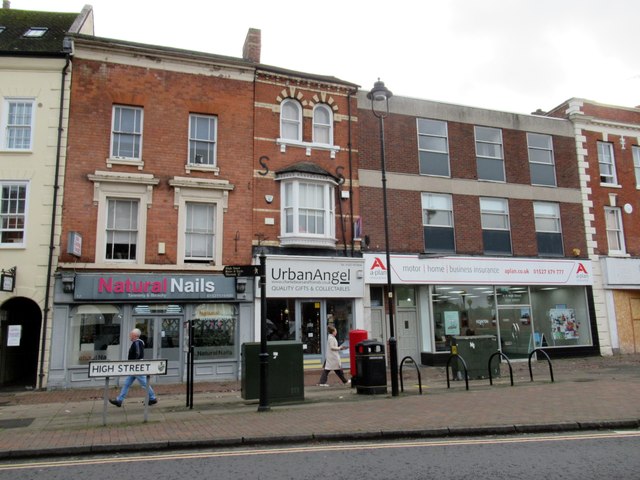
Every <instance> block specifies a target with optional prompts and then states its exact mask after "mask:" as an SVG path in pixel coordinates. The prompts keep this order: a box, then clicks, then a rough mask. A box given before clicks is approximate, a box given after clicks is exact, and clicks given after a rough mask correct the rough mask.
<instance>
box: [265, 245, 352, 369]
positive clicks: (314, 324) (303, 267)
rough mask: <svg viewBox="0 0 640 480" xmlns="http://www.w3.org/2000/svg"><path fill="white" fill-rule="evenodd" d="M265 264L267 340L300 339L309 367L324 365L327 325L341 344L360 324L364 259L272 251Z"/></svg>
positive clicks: (345, 359) (347, 358)
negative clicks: (274, 252) (303, 255)
mask: <svg viewBox="0 0 640 480" xmlns="http://www.w3.org/2000/svg"><path fill="white" fill-rule="evenodd" d="M266 266H267V271H266V282H267V286H266V293H267V340H268V341H277V340H294V341H299V342H302V347H303V353H304V364H305V368H320V367H321V366H322V361H323V359H324V355H325V352H326V342H327V327H328V326H329V325H332V326H334V327H335V328H336V329H337V331H338V333H337V339H338V343H340V344H342V343H344V342H348V340H349V331H350V330H353V329H357V328H362V296H363V294H364V272H363V268H364V265H363V261H362V259H360V258H327V257H292V256H268V257H267V259H266ZM342 357H343V358H342V359H343V363H344V365H345V366H347V365H348V364H349V356H348V350H345V351H344V352H343V355H342Z"/></svg>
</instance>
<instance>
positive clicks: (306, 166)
mask: <svg viewBox="0 0 640 480" xmlns="http://www.w3.org/2000/svg"><path fill="white" fill-rule="evenodd" d="M285 173H309V174H312V175H321V176H323V177H330V178H333V179H335V180H338V177H336V176H335V175H332V174H331V173H329V172H327V171H326V170H325V169H324V168H322V167H320V166H319V165H317V164H315V163H313V162H298V163H294V164H292V165H289V166H288V167H284V168H282V169H280V170H278V171H277V172H276V175H282V174H285Z"/></svg>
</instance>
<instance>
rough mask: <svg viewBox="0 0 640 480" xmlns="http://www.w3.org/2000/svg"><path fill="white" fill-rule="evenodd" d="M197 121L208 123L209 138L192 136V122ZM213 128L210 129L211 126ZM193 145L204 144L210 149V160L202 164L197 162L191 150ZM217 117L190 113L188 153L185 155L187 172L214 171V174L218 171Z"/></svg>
mask: <svg viewBox="0 0 640 480" xmlns="http://www.w3.org/2000/svg"><path fill="white" fill-rule="evenodd" d="M198 120H206V121H207V122H209V127H210V128H209V133H210V135H209V138H198V137H196V136H194V135H193V133H192V132H193V127H194V126H193V122H194V121H198ZM212 125H213V127H212V128H211V126H212ZM194 143H204V144H207V146H208V147H209V148H207V150H208V151H209V149H210V148H211V149H212V152H211V158H208V159H204V161H202V162H198V161H197V158H196V153H195V151H194V149H193V144H194ZM217 151H218V117H217V116H215V115H204V114H199V113H191V114H189V142H188V153H187V170H207V171H215V172H216V173H217V172H218V171H219V169H218V152H217Z"/></svg>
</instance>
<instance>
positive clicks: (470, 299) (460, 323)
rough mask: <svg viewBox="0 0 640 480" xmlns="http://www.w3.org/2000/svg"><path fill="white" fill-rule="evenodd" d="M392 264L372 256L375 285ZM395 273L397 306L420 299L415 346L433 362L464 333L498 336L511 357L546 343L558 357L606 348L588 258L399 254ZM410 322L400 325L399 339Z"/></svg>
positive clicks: (369, 268) (369, 264)
mask: <svg viewBox="0 0 640 480" xmlns="http://www.w3.org/2000/svg"><path fill="white" fill-rule="evenodd" d="M384 262H385V258H384V256H380V255H365V265H366V266H365V271H366V281H367V283H368V284H369V285H370V291H374V289H376V288H377V287H376V285H377V284H380V283H384V282H385V281H386V265H385V264H384ZM391 272H392V281H393V285H394V290H395V291H396V294H395V295H394V298H395V299H396V311H398V312H400V311H401V309H400V306H401V303H402V302H403V301H406V299H407V298H415V299H416V300H415V311H416V318H417V320H416V323H417V325H416V326H415V327H414V328H415V329H417V331H418V334H417V335H414V338H416V342H417V345H415V346H412V347H413V348H415V349H417V350H419V352H420V355H419V356H420V358H421V362H422V363H423V364H425V365H442V364H443V363H444V362H446V359H447V357H448V355H449V354H450V352H451V342H452V338H453V337H457V336H475V335H493V336H495V337H496V339H497V344H498V345H499V349H500V351H502V352H503V353H504V354H505V355H507V356H508V357H509V359H526V358H528V356H529V353H530V352H532V351H533V350H534V349H535V348H539V347H544V348H545V350H546V351H547V352H548V353H549V354H550V355H552V356H553V355H555V356H563V355H591V354H595V353H597V352H598V338H597V328H596V325H595V318H594V317H595V315H594V314H593V310H594V309H593V300H592V299H591V292H590V289H591V284H592V274H591V263H590V262H589V261H588V260H565V259H562V260H560V259H559V260H546V259H545V260H541V259H505V258H487V257H445V258H420V257H419V256H415V255H414V256H411V255H404V256H403V255H393V256H392V257H391ZM407 291H408V292H409V293H407ZM371 298H374V296H372V297H371ZM370 304H371V307H370V309H371V311H372V312H373V311H374V310H375V306H374V303H373V302H370ZM399 315H400V313H399V314H398V316H399ZM403 327H404V325H402V324H400V325H397V326H396V331H397V332H398V337H399V338H400V337H401V336H402V335H403V333H402V332H403Z"/></svg>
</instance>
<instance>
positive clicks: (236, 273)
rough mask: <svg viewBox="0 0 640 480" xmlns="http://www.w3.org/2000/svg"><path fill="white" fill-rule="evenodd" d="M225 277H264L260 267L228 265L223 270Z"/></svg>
mask: <svg viewBox="0 0 640 480" xmlns="http://www.w3.org/2000/svg"><path fill="white" fill-rule="evenodd" d="M222 274H223V275H224V276H225V277H259V276H260V275H262V269H261V268H260V265H227V266H226V267H224V268H223V269H222Z"/></svg>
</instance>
